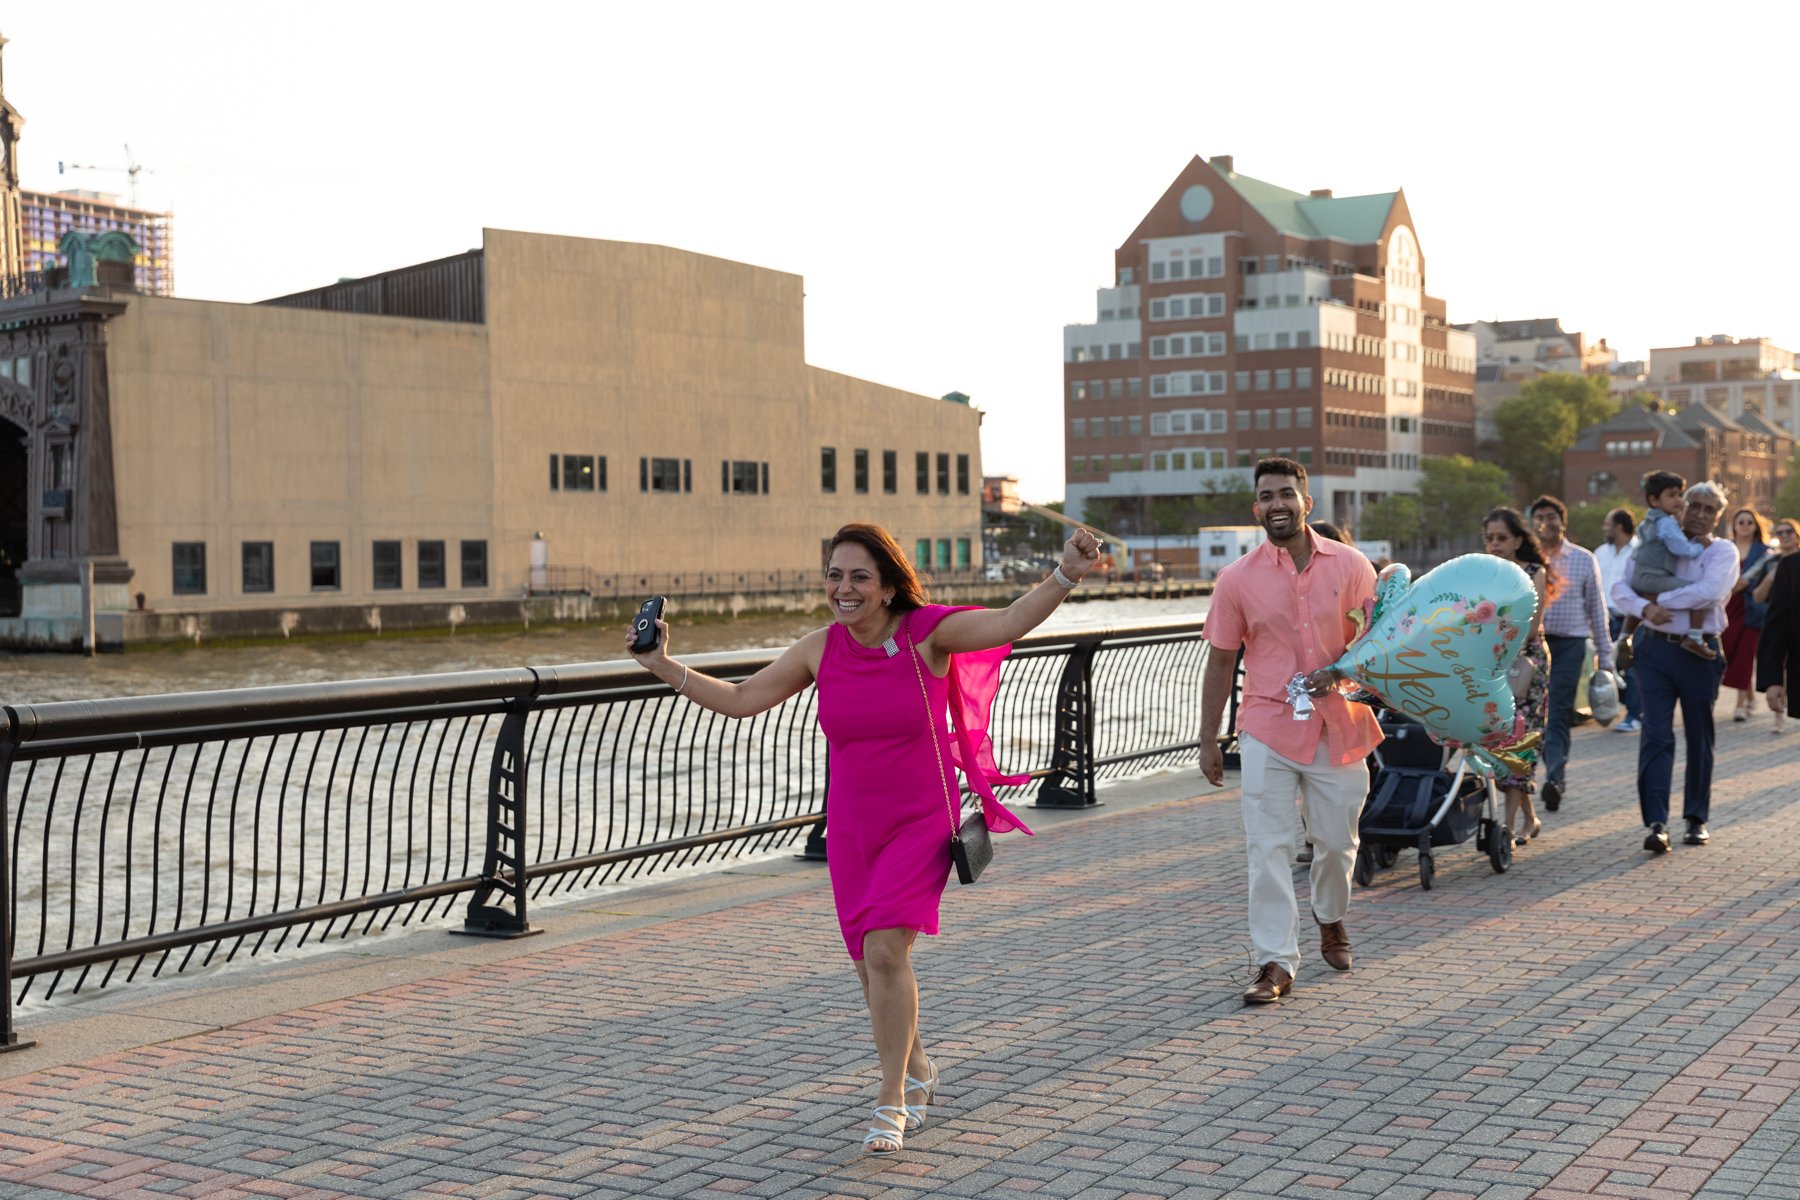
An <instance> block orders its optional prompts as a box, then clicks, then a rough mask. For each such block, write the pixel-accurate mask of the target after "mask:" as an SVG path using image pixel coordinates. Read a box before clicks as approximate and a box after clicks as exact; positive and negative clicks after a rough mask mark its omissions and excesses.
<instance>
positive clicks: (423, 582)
mask: <svg viewBox="0 0 1800 1200" xmlns="http://www.w3.org/2000/svg"><path fill="white" fill-rule="evenodd" d="M419 586H420V587H422V588H441V587H443V586H444V543H443V542H439V541H432V542H420V543H419Z"/></svg>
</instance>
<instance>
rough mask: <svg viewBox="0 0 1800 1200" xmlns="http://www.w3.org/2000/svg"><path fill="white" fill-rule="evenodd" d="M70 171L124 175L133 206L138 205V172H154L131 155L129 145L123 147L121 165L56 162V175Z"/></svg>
mask: <svg viewBox="0 0 1800 1200" xmlns="http://www.w3.org/2000/svg"><path fill="white" fill-rule="evenodd" d="M70 171H106V172H108V173H110V174H114V175H124V176H125V177H126V178H127V179H129V180H130V181H131V207H133V208H136V207H138V175H139V173H140V172H149V173H150V174H152V175H154V174H156V172H155V171H151V170H150V168H149V167H146V166H145V165H144V164H143V163H141V162H139V161H138V160H137V159H135V158H133V157H132V156H131V147H130V146H129V145H127V146H126V147H125V165H124V166H122V167H100V166H95V165H94V164H92V163H65V162H59V163H57V164H56V173H57V174H58V175H64V174H67V173H68V172H70Z"/></svg>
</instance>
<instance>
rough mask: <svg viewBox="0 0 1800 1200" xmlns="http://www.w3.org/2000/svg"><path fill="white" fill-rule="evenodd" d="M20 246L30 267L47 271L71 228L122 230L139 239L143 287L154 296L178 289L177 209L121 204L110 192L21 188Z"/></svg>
mask: <svg viewBox="0 0 1800 1200" xmlns="http://www.w3.org/2000/svg"><path fill="white" fill-rule="evenodd" d="M19 199H20V222H19V235H20V250H21V253H22V256H23V259H24V269H25V270H26V271H44V270H48V269H49V268H51V267H54V266H56V265H57V264H58V262H60V261H61V260H60V259H59V258H58V256H57V252H56V247H57V243H59V242H60V241H62V237H63V235H64V234H65V233H67V232H69V231H70V230H71V229H76V230H80V231H81V232H82V233H106V232H108V231H110V230H115V229H116V230H119V231H121V232H123V233H128V234H130V235H131V238H132V240H133V241H135V242H136V243H137V244H138V253H137V260H136V268H137V290H138V291H140V292H146V293H148V294H150V295H152V296H173V295H174V294H175V229H174V221H175V218H174V214H173V213H166V212H161V213H159V212H151V211H150V210H149V209H144V208H133V207H132V206H131V205H129V204H121V203H120V202H119V198H118V197H117V196H114V195H110V194H108V193H106V192H90V191H85V190H78V189H71V190H69V191H62V192H29V191H22V192H20V193H19Z"/></svg>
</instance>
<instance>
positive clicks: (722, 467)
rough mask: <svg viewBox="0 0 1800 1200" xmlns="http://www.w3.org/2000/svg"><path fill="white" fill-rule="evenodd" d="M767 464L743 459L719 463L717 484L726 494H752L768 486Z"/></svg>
mask: <svg viewBox="0 0 1800 1200" xmlns="http://www.w3.org/2000/svg"><path fill="white" fill-rule="evenodd" d="M768 478H769V464H768V463H758V462H750V461H746V460H743V459H739V460H736V461H726V462H721V463H720V464H719V486H720V489H721V490H722V491H723V492H724V493H725V494H726V495H738V496H754V495H756V494H757V493H758V492H761V491H764V490H766V489H767V486H768V483H767V481H768Z"/></svg>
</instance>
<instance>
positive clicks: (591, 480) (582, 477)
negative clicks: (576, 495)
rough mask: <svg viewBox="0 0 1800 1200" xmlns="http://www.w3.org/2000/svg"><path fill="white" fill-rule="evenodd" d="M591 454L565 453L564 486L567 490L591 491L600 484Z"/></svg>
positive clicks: (564, 489) (563, 463) (563, 466)
mask: <svg viewBox="0 0 1800 1200" xmlns="http://www.w3.org/2000/svg"><path fill="white" fill-rule="evenodd" d="M599 481H600V479H599V476H598V475H597V474H595V472H594V456H593V455H591V454H565V455H563V460H562V486H563V491H565V492H591V491H593V490H594V489H595V487H596V486H597V485H598V484H599Z"/></svg>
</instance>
